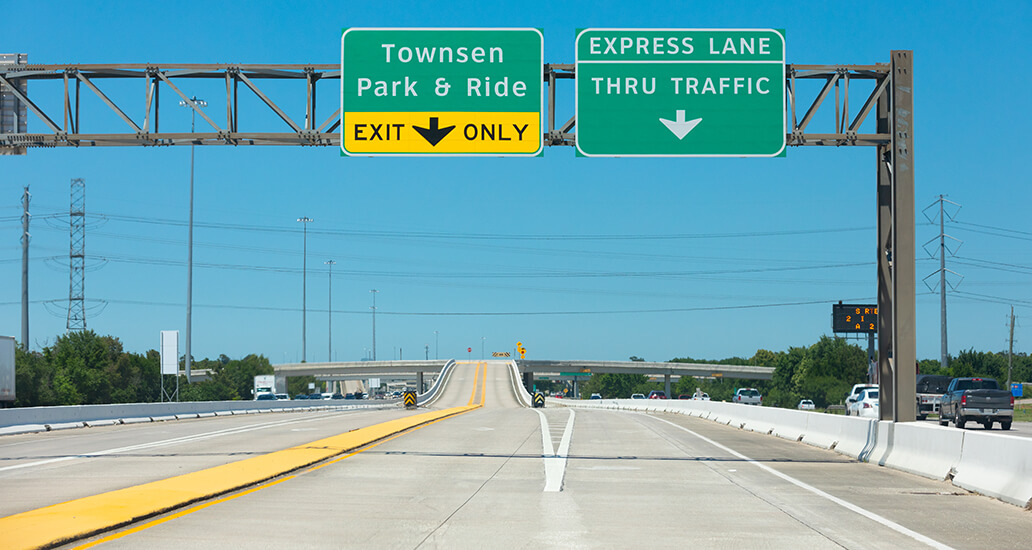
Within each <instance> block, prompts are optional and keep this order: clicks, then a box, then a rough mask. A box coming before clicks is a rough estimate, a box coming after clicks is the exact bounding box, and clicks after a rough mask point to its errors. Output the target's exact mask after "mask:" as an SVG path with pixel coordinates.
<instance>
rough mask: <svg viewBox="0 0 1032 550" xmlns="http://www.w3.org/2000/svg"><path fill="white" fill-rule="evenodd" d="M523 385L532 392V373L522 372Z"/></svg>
mask: <svg viewBox="0 0 1032 550" xmlns="http://www.w3.org/2000/svg"><path fill="white" fill-rule="evenodd" d="M523 387H524V388H527V391H528V392H530V393H534V373H532V372H525V373H523Z"/></svg>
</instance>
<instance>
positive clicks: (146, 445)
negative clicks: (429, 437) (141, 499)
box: [0, 414, 332, 472]
mask: <svg viewBox="0 0 1032 550" xmlns="http://www.w3.org/2000/svg"><path fill="white" fill-rule="evenodd" d="M328 416H332V414H323V415H320V416H317V417H314V418H301V419H293V418H292V419H288V420H277V421H274V422H266V423H263V424H254V425H251V426H242V427H237V428H226V429H224V430H216V431H214V432H206V433H200V434H194V435H187V436H182V437H175V438H172V439H164V440H161V441H152V442H150V443H140V444H138V445H130V446H128V447H118V448H115V449H105V450H103V451H94V452H86V453H79V454H75V455H68V456H61V457H57V458H50V459H47V460H38V461H36V462H26V463H24V464H15V465H12V466H4V467H0V472H6V471H8V470H18V469H21V468H31V467H33V466H45V465H47V464H53V463H55V462H66V461H69V460H75V459H77V458H89V457H95V456H105V455H110V454H116V453H124V452H128V451H138V450H141V449H149V448H153V447H164V446H166V445H175V444H177V443H191V442H194V441H202V440H204V439H211V438H214V437H221V436H224V435H234V434H240V433H246V432H251V431H254V430H261V429H265V428H271V427H276V426H282V425H285V424H295V423H302V422H312V421H315V420H320V419H323V418H326V417H328Z"/></svg>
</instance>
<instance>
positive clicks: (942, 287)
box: [925, 195, 963, 369]
mask: <svg viewBox="0 0 1032 550" xmlns="http://www.w3.org/2000/svg"><path fill="white" fill-rule="evenodd" d="M935 202H937V203H939V214H938V216H939V234H938V235H937V236H935V237H934V238H932V240H930V241H928V242H926V243H925V247H926V248H925V251H926V252H927V251H928V249H927V246H928V245H929V244H930V243H932V242H934V241H935V240H937V239H938V241H939V245H938V247H937V248H938V249H939V250H938V254H939V269H938V271H937V273H938V274H939V315H940V319H941V323H940V342H941V346H942V348H941V350H940V356H941V359H940V364H941V366H942V368H943V369H946V368H948V367H949V359H950V356H949V347H948V346H947V335H946V284H947V281H946V273H947V272H949V273H953V274H954V275H957V276H958V277H960V275H959V274H958V273H956V272H954V271H950V270H948V269H946V252H947V251H948V250H947V247H946V239H947V238H949V239H952V240H954V241H957V242H958V243H959V244H963V243H962V242H961V241H959V240H957V239H955V238H953V237H950V236H949V235H947V234H946V210H945V206H946V203H950V204H952V205H954V206H956V207H957V210H958V211H959V210H960V205H959V204H957V203H955V202H953V201H950V200H946V195H939V199H938V200H937V201H935ZM934 206H935V203H932V204H931V205H929V206H928V207H926V208H925V217H926V218H928V213H927V211H928V210H929V209H930V208H932V207H934ZM954 215H956V213H954ZM950 219H951V220H952V219H953V216H950ZM934 220H935V216H934V215H933V216H932V217H931V218H928V221H934ZM959 244H958V248H959ZM955 253H956V251H950V254H951V255H952V254H955ZM931 256H932V257H933V258H934V257H935V254H934V253H931ZM932 275H935V273H932V274H931V275H929V276H928V277H925V285H926V286H928V278H929V277H931V276H932ZM958 284H959V283H958ZM929 289H931V290H934V287H933V286H929Z"/></svg>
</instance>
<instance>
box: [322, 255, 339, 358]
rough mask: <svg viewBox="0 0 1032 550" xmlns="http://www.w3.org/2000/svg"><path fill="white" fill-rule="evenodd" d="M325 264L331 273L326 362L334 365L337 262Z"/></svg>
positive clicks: (328, 292) (329, 261) (326, 262)
mask: <svg viewBox="0 0 1032 550" xmlns="http://www.w3.org/2000/svg"><path fill="white" fill-rule="evenodd" d="M323 263H324V264H326V265H328V266H330V273H329V279H330V287H329V289H328V291H327V294H328V295H329V300H328V306H327V309H328V311H329V318H328V319H327V321H328V322H327V326H328V327H329V334H328V335H327V339H326V340H327V342H329V344H328V345H327V352H326V361H328V362H330V363H332V362H333V264H336V263H337V262H335V261H333V260H326V261H325V262H323Z"/></svg>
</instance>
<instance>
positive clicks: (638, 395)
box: [631, 393, 645, 399]
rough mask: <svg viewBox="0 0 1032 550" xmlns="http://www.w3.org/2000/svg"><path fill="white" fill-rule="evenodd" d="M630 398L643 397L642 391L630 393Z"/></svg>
mask: <svg viewBox="0 0 1032 550" xmlns="http://www.w3.org/2000/svg"><path fill="white" fill-rule="evenodd" d="M631 399H645V394H644V393H632V394H631Z"/></svg>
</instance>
